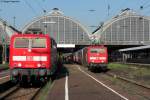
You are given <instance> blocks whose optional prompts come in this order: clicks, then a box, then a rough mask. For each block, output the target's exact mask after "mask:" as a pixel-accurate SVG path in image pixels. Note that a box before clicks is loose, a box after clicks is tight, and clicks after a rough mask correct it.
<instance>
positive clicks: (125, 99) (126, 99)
mask: <svg viewBox="0 0 150 100" xmlns="http://www.w3.org/2000/svg"><path fill="white" fill-rule="evenodd" d="M78 69H79V70H80V71H81V72H83V73H84V74H85V75H87V76H88V77H90V78H92V79H93V80H95V81H96V82H97V83H99V84H101V85H102V86H104V87H105V88H107V89H109V90H110V91H112V92H113V93H115V94H117V95H118V96H120V97H121V98H123V99H124V100H129V99H128V98H126V97H124V96H123V95H121V94H119V93H118V92H116V91H115V90H113V89H111V88H110V87H108V86H107V85H105V84H104V83H102V82H100V81H99V80H97V79H96V78H94V77H93V76H91V75H90V74H88V73H86V72H85V71H83V70H82V69H81V68H80V67H79V66H78Z"/></svg>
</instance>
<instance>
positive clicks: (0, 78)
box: [0, 75, 10, 80]
mask: <svg viewBox="0 0 150 100" xmlns="http://www.w3.org/2000/svg"><path fill="white" fill-rule="evenodd" d="M8 77H10V75H7V76H5V77H1V78H0V80H1V79H4V78H8Z"/></svg>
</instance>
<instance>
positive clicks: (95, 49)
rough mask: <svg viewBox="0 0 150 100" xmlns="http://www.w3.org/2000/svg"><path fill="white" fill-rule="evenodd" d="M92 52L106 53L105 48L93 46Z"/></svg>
mask: <svg viewBox="0 0 150 100" xmlns="http://www.w3.org/2000/svg"><path fill="white" fill-rule="evenodd" d="M90 52H91V53H105V48H92V49H91V50H90Z"/></svg>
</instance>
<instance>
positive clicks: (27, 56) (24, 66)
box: [9, 34, 57, 81]
mask: <svg viewBox="0 0 150 100" xmlns="http://www.w3.org/2000/svg"><path fill="white" fill-rule="evenodd" d="M56 47H57V46H56V43H55V41H54V40H53V39H52V38H50V36H49V35H45V34H15V35H13V36H12V37H11V41H10V57H9V60H10V63H9V67H10V70H11V73H10V75H11V79H12V80H15V81H23V80H27V81H32V80H47V79H48V78H49V77H50V76H51V75H53V74H54V72H55V71H56V69H57V48H56Z"/></svg>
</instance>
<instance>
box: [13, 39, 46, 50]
mask: <svg viewBox="0 0 150 100" xmlns="http://www.w3.org/2000/svg"><path fill="white" fill-rule="evenodd" d="M29 45H31V48H46V39H45V38H32V39H29V38H16V39H15V43H14V47H15V48H29Z"/></svg>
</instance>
